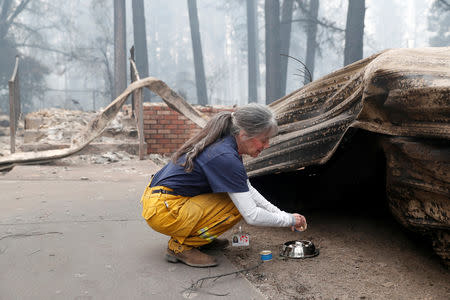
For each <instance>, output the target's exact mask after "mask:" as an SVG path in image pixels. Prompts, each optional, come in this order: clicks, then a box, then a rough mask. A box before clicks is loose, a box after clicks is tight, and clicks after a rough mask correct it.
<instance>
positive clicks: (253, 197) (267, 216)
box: [228, 180, 295, 227]
mask: <svg viewBox="0 0 450 300" xmlns="http://www.w3.org/2000/svg"><path fill="white" fill-rule="evenodd" d="M247 185H248V189H249V191H248V192H244V193H228V195H229V196H230V198H231V200H232V201H233V203H234V205H236V207H237V209H238V210H239V212H240V213H241V215H242V217H243V218H244V220H245V222H247V223H248V224H250V225H256V226H273V227H289V226H293V225H295V217H294V215H292V214H290V213H287V212H284V211H282V210H280V209H279V208H278V207H276V206H275V205H273V204H272V203H270V202H269V201H267V200H266V198H264V196H263V195H261V194H260V193H259V192H258V191H257V190H256V189H255V188H254V187H253V186H252V185H251V184H250V181H249V180H247Z"/></svg>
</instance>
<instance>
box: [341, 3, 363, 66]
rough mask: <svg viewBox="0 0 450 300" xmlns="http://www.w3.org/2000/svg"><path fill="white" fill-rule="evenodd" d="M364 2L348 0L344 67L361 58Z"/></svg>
mask: <svg viewBox="0 0 450 300" xmlns="http://www.w3.org/2000/svg"><path fill="white" fill-rule="evenodd" d="M365 4H366V1H365V0H348V10H347V24H346V26H345V49H344V66H346V65H348V64H351V63H353V62H355V61H357V60H360V59H362V58H363V37H364V15H365V13H366V7H365Z"/></svg>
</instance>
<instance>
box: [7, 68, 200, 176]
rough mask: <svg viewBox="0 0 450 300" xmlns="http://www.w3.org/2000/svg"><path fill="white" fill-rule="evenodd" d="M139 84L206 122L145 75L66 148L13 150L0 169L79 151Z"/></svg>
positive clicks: (196, 119) (177, 96)
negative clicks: (27, 150)
mask: <svg viewBox="0 0 450 300" xmlns="http://www.w3.org/2000/svg"><path fill="white" fill-rule="evenodd" d="M141 88H148V89H150V90H151V91H152V92H154V93H156V94H157V95H159V96H160V97H161V98H162V99H163V100H164V102H165V103H166V104H167V105H168V106H169V107H170V108H172V109H174V110H176V111H178V112H179V113H181V114H183V115H184V116H186V117H187V118H189V119H190V120H191V121H193V122H194V123H196V124H197V125H199V126H201V127H203V126H204V125H205V124H206V122H207V119H206V117H205V116H203V114H202V113H200V112H199V111H197V110H196V109H195V108H194V107H193V106H191V105H190V104H189V103H187V102H186V101H185V100H184V99H183V98H181V97H180V96H179V95H178V94H177V93H175V92H174V91H173V90H172V89H170V88H169V87H168V86H167V84H165V83H164V82H163V81H161V80H159V79H157V78H153V77H148V78H144V79H141V80H138V81H135V82H133V83H131V84H130V85H129V86H128V87H127V89H126V90H125V91H124V92H123V93H122V94H121V95H120V96H118V97H117V98H116V99H115V100H114V101H113V102H112V103H111V104H110V105H108V107H106V108H105V109H104V110H103V111H102V112H100V113H99V114H98V115H97V116H96V117H95V118H94V119H93V120H92V121H91V122H90V123H89V124H88V126H87V127H86V129H85V130H84V131H82V132H81V133H80V134H78V135H77V136H76V137H75V138H73V139H72V142H71V146H70V147H69V148H64V149H57V150H47V151H40V152H17V153H13V154H11V155H9V156H5V157H1V158H0V171H1V170H3V171H6V170H10V169H12V168H13V167H14V165H16V164H30V163H43V162H47V161H52V160H54V159H59V158H64V157H67V156H70V155H72V154H75V153H77V152H79V151H81V150H82V149H83V148H84V147H86V146H87V145H88V144H89V143H90V142H91V141H93V140H94V139H95V138H96V137H98V136H99V135H100V134H101V133H102V131H103V130H104V129H105V128H106V126H107V125H108V123H109V122H111V121H112V120H113V119H114V118H115V116H116V115H117V113H118V112H119V111H120V109H121V107H122V105H123V104H124V102H125V101H126V100H127V98H128V96H129V95H130V94H132V93H133V92H134V91H136V90H138V89H141Z"/></svg>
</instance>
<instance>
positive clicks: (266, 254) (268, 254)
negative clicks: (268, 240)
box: [259, 250, 272, 261]
mask: <svg viewBox="0 0 450 300" xmlns="http://www.w3.org/2000/svg"><path fill="white" fill-rule="evenodd" d="M259 255H260V256H261V260H262V261H269V260H272V251H270V250H263V251H261V252H259Z"/></svg>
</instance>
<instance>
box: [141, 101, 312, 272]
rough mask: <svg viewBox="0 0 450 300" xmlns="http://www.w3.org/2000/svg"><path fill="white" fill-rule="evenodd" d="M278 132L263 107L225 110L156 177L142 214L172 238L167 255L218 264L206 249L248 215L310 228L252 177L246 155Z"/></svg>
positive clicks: (256, 220) (218, 244) (260, 221)
mask: <svg viewBox="0 0 450 300" xmlns="http://www.w3.org/2000/svg"><path fill="white" fill-rule="evenodd" d="M276 134H277V123H276V120H275V118H274V116H273V114H272V113H271V111H270V110H269V109H268V108H267V107H266V106H264V105H259V104H249V105H245V106H242V107H239V108H237V109H236V111H235V112H233V113H232V112H220V113H218V114H217V115H215V116H214V117H213V118H211V119H210V120H209V121H208V123H207V124H206V126H205V127H204V128H203V129H202V130H201V131H200V132H199V133H197V134H196V135H195V136H194V137H192V138H191V139H190V140H188V141H187V142H186V143H185V144H184V145H183V146H182V147H181V148H180V149H179V150H178V151H176V152H175V153H174V155H173V157H172V160H171V161H170V162H169V163H168V164H167V165H166V166H164V167H163V168H162V169H161V170H159V171H158V172H157V173H156V174H155V175H154V176H153V178H152V180H151V182H150V184H149V185H148V187H147V188H146V190H145V192H144V194H143V196H142V199H141V201H142V204H143V211H142V216H143V217H144V218H145V220H146V221H147V223H148V225H149V226H150V227H151V228H153V229H154V230H156V231H158V232H160V233H162V234H165V235H168V236H170V237H171V238H170V240H169V243H168V249H167V252H166V259H167V260H168V261H170V262H179V261H180V262H183V263H185V264H187V265H189V266H193V267H211V266H216V265H217V264H218V263H217V260H216V259H215V258H214V257H213V256H210V255H208V254H206V253H203V252H202V251H201V249H204V248H206V247H215V248H223V247H225V246H226V245H227V243H228V241H227V240H222V239H217V237H218V236H220V235H221V234H222V233H224V232H225V231H227V230H228V229H230V228H231V227H233V225H235V224H236V223H237V222H239V220H240V219H241V218H242V217H243V218H244V220H245V221H246V222H247V223H248V224H251V225H257V226H274V227H275V226H277V227H291V229H292V230H294V229H297V230H304V229H306V220H305V218H304V217H303V216H302V215H300V214H297V213H294V214H290V213H287V212H284V211H281V210H280V209H278V208H277V207H276V206H274V205H272V204H271V203H270V202H268V201H267V200H266V199H265V198H264V197H263V196H262V195H261V194H260V193H259V192H258V191H257V190H256V189H255V188H253V187H252V185H251V184H250V181H249V180H248V177H247V173H246V171H245V167H244V165H243V162H242V157H241V156H242V155H243V154H247V155H250V156H252V157H257V156H258V155H259V153H261V151H263V150H264V149H265V148H267V147H268V146H269V139H270V138H271V137H273V136H274V135H276Z"/></svg>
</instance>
